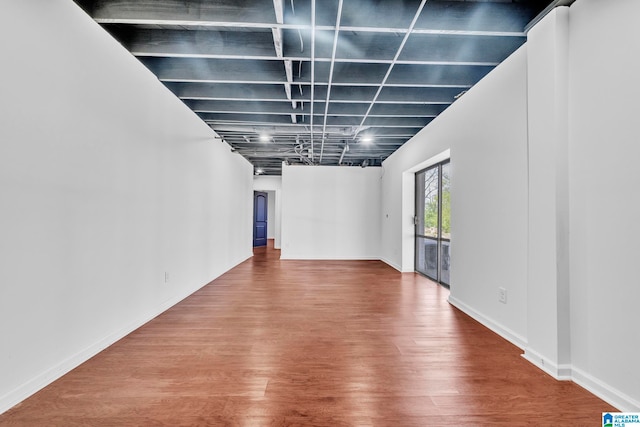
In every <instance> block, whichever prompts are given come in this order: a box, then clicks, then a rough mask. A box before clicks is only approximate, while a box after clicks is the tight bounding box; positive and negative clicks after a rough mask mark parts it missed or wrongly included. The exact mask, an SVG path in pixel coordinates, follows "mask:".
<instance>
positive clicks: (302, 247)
mask: <svg viewBox="0 0 640 427" xmlns="http://www.w3.org/2000/svg"><path fill="white" fill-rule="evenodd" d="M380 175H381V168H375V167H370V168H358V167H341V166H316V167H309V166H293V165H292V166H287V165H283V166H282V193H283V199H282V253H281V258H283V259H379V258H380V254H379V249H378V248H379V231H380Z"/></svg>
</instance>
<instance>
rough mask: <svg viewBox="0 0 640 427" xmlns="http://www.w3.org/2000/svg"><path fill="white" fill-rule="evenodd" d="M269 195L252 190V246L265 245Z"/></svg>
mask: <svg viewBox="0 0 640 427" xmlns="http://www.w3.org/2000/svg"><path fill="white" fill-rule="evenodd" d="M268 200H269V196H268V195H267V193H265V192H262V191H254V192H253V246H254V247H256V246H267V218H268V212H269V211H268V209H269V202H268Z"/></svg>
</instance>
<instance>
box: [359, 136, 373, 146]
mask: <svg viewBox="0 0 640 427" xmlns="http://www.w3.org/2000/svg"><path fill="white" fill-rule="evenodd" d="M360 141H361V142H362V143H363V144H371V143H372V142H373V137H372V136H369V135H366V136H363V137H362V138H360Z"/></svg>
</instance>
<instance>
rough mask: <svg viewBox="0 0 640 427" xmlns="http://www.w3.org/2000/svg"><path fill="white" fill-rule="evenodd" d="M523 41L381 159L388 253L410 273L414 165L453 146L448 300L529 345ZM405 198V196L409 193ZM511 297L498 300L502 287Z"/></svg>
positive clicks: (384, 255)
mask: <svg viewBox="0 0 640 427" xmlns="http://www.w3.org/2000/svg"><path fill="white" fill-rule="evenodd" d="M526 66H527V62H526V47H523V48H521V49H519V50H518V51H516V52H515V53H514V54H513V55H511V56H510V57H509V58H508V59H507V60H506V61H505V62H503V63H502V64H501V65H499V66H498V67H497V68H496V69H495V70H494V71H493V72H491V73H490V74H489V75H487V76H486V77H485V78H484V79H482V80H481V81H480V82H479V83H478V84H477V85H476V86H474V87H473V88H472V89H471V90H470V91H469V92H467V93H466V94H465V95H463V96H462V97H461V98H460V99H458V100H457V101H456V102H455V103H454V104H453V105H451V106H450V107H449V108H448V109H447V110H446V111H445V112H444V113H443V114H441V115H440V116H438V117H437V118H436V119H435V120H434V121H433V122H431V124H429V125H428V126H427V127H426V128H425V129H423V130H422V131H421V132H420V133H418V134H417V135H416V136H415V137H414V138H413V139H412V140H411V141H409V142H407V143H406V144H405V145H403V146H402V147H401V148H400V149H399V150H398V151H397V152H396V153H394V154H393V155H392V156H390V157H389V158H388V159H387V160H386V161H385V162H384V163H383V167H384V169H385V173H384V176H383V179H382V240H381V245H380V247H381V254H382V259H383V260H385V261H386V262H387V263H389V264H391V265H394V266H396V267H397V268H399V269H402V270H403V271H413V250H412V247H413V234H414V233H413V224H412V216H413V210H414V208H413V206H414V198H413V179H414V176H413V171H414V170H415V169H416V165H421V167H423V166H426V165H427V164H425V161H426V162H427V163H428V161H429V159H433V161H434V162H435V161H437V160H439V159H440V156H439V155H440V154H441V153H443V152H445V151H446V150H448V149H450V150H451V173H452V178H451V215H452V217H451V241H452V243H451V263H452V266H451V301H452V302H454V303H455V304H456V305H457V306H459V307H461V308H463V309H465V311H467V312H469V313H470V314H472V315H474V316H476V317H477V318H480V319H482V320H483V322H484V323H485V324H487V325H489V326H491V327H492V328H493V329H495V330H497V331H499V332H501V333H502V334H503V335H504V336H507V337H509V338H510V339H511V340H512V341H514V342H517V343H520V344H523V342H524V341H525V336H526V283H527V270H526V263H527V124H526V109H527V103H526V88H527V86H526ZM403 196H404V197H403ZM501 286H502V287H505V288H506V289H507V291H508V303H507V304H506V305H505V304H501V303H499V302H498V298H497V292H498V287H501Z"/></svg>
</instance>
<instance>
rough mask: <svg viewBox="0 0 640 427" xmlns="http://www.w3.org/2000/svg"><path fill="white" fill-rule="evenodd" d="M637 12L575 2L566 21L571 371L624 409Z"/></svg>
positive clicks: (628, 405) (634, 340) (635, 253)
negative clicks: (567, 33) (568, 74)
mask: <svg viewBox="0 0 640 427" xmlns="http://www.w3.org/2000/svg"><path fill="white" fill-rule="evenodd" d="M638 16H640V2H638V1H636V0H616V1H610V2H603V1H598V0H579V1H578V2H576V3H574V4H573V6H571V8H570V20H569V21H570V26H569V48H570V54H569V69H570V79H569V112H570V114H569V188H570V220H571V237H570V254H571V255H570V257H571V258H570V260H571V269H570V274H571V357H572V365H573V375H574V378H575V379H576V381H578V382H580V383H582V384H583V385H586V386H587V387H589V388H590V389H592V390H596V391H598V393H599V394H600V395H603V396H605V397H608V398H609V400H610V401H612V402H618V403H617V406H618V407H620V409H626V410H633V411H640V365H639V363H638V354H640V328H639V326H640V309H639V306H638V304H639V301H640V285H639V284H638V282H639V281H638V271H637V270H636V266H637V264H638V259H640V249H639V248H640V246H639V244H638V242H640V222H639V221H638V218H640V200H638V197H637V194H638V184H639V183H640V168H638V164H637V162H638V159H639V158H640V145H639V144H638V141H640V127H638V105H637V103H638V99H640V86H638V76H639V75H640V44H639V43H638V35H637V18H638Z"/></svg>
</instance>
